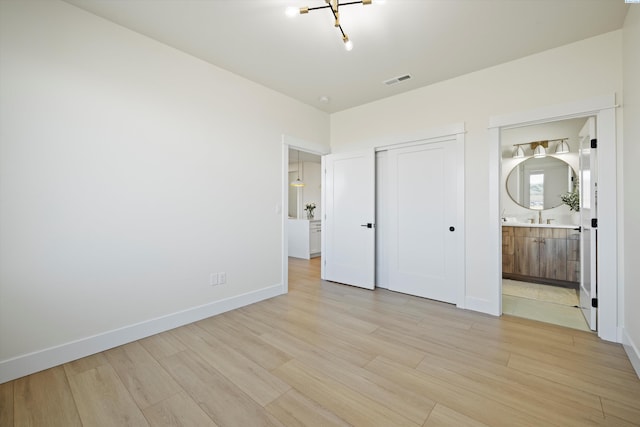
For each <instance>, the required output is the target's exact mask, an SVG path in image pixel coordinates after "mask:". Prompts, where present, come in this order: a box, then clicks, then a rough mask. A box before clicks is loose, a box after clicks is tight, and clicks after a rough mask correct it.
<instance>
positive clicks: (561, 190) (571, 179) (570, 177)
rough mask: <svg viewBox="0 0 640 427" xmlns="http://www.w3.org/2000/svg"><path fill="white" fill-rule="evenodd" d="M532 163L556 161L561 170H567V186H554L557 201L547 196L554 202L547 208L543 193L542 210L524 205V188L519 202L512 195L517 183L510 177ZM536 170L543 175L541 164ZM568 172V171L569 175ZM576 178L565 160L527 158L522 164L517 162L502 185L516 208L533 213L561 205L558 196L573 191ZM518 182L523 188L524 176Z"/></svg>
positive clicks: (553, 197)
mask: <svg viewBox="0 0 640 427" xmlns="http://www.w3.org/2000/svg"><path fill="white" fill-rule="evenodd" d="M534 161H535V162H539V163H545V162H546V163H550V162H553V163H555V161H557V162H560V163H558V166H563V168H564V167H567V169H566V171H567V185H566V186H564V185H562V184H563V183H560V184H559V185H557V186H556V188H557V191H558V194H557V199H556V197H555V196H549V197H550V199H548V200H554V203H552V206H548V207H547V206H546V204H547V203H545V202H548V200H547V198H546V197H544V192H543V198H544V199H543V201H542V208H535V207H531V203H529V206H526V205H525V203H526V200H525V198H524V197H525V196H524V187H523V190H522V191H521V193H522V194H521V196H520V199H521V200H517V199H518V197H517V195H516V196H514V195H513V194H512V190H513V188H514V187H516V189H517V188H518V187H519V185H518V183H517V182H515V183H514V182H513V178H512V177H514V176H517V175H514V174H515V173H516V172H517V171H518V170H520V169H522V168H523V167H525V165H526V163H529V165H531V163H533V162H534ZM537 169H538V170H541V171H543V173H544V171H545V165H544V164H542V165H541V166H540V167H539V168H537ZM530 170H536V168H531V169H530ZM569 171H570V173H569ZM525 172H526V171H522V173H523V175H524V174H525ZM577 176H578V175H577V174H576V171H575V169H573V167H572V166H571V164H569V163H568V162H567V161H565V160H563V159H561V158H558V157H553V156H546V157H543V158H536V157H529V158H527V159H525V160H523V161H522V162H519V163H518V164H516V165H515V166H514V167H513V168H512V169H511V170H510V171H509V174H508V175H507V178H506V179H505V184H504V185H505V189H506V192H507V195H508V196H509V198H510V199H511V200H512V201H513V203H515V204H517V205H518V206H520V207H522V208H524V209H528V210H533V211H545V210H548V209H554V208H557V207H559V206H562V205H563V202H562V200H560V195H562V194H565V193H567V192H569V191H571V190H572V189H573V186H574V185H575V183H576V179H577ZM520 181H521V184H522V185H523V186H524V176H521V177H520ZM552 191H553V190H552ZM555 200H557V203H556V202H555Z"/></svg>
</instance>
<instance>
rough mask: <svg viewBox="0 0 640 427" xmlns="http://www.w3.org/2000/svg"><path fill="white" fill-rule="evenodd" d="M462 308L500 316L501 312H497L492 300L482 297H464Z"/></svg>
mask: <svg viewBox="0 0 640 427" xmlns="http://www.w3.org/2000/svg"><path fill="white" fill-rule="evenodd" d="M464 308H465V310H473V311H479V312H480V313H486V314H491V315H493V316H500V315H501V314H502V313H500V312H499V310H498V308H497V306H496V304H495V302H494V301H490V300H488V299H483V298H474V297H466V298H465V299H464Z"/></svg>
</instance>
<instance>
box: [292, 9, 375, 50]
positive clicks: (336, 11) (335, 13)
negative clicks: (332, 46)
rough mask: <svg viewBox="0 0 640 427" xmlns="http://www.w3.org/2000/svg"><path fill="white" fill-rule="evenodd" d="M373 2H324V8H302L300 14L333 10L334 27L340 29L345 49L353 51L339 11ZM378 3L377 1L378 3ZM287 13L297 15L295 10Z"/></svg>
mask: <svg viewBox="0 0 640 427" xmlns="http://www.w3.org/2000/svg"><path fill="white" fill-rule="evenodd" d="M373 1H374V0H360V1H346V2H343V3H340V0H324V2H325V3H326V5H324V6H316V7H301V8H300V9H299V13H300V15H304V14H307V13H309V12H310V11H312V10H319V9H331V13H333V17H334V18H335V23H334V27H336V28H338V29H340V33H341V34H342V42H343V43H344V48H345V49H346V50H351V49H353V42H352V41H351V40H349V37H348V36H347V34H346V33H345V32H344V30H343V29H342V24H340V11H339V9H340V7H341V6H349V5H352V4H362V5H367V4H371V3H372V2H373ZM378 1H379V0H378ZM378 1H376V3H377V2H378ZM286 13H287V15H289V16H293V15H295V13H296V12H295V8H287V12H286Z"/></svg>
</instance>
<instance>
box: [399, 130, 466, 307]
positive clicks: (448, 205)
mask: <svg viewBox="0 0 640 427" xmlns="http://www.w3.org/2000/svg"><path fill="white" fill-rule="evenodd" d="M462 161H463V160H462V159H458V156H457V149H456V140H455V139H454V140H448V141H442V142H430V143H425V144H420V145H414V146H410V147H405V148H398V149H391V150H389V151H388V170H389V174H388V177H387V178H388V191H389V204H388V209H389V211H388V214H389V215H388V218H389V242H390V246H389V289H390V290H393V291H398V292H403V293H407V294H411V295H417V296H421V297H426V298H430V299H435V300H438V301H445V302H449V303H458V302H459V301H458V299H459V298H458V296H459V295H460V293H459V290H460V286H463V282H462V283H460V280H464V276H463V275H461V274H460V271H457V270H458V269H459V268H462V265H463V259H462V256H461V254H463V251H460V249H462V248H460V247H459V246H460V243H459V242H460V240H459V239H458V235H459V233H460V232H461V226H462V224H458V221H459V218H461V217H462V216H461V215H459V211H458V209H461V208H462V206H458V205H459V202H458V200H459V197H458V196H459V195H458V191H459V188H460V187H459V182H458V180H459V179H461V176H460V174H459V169H458V168H459V164H458V162H462Z"/></svg>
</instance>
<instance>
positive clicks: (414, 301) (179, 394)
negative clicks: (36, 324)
mask: <svg viewBox="0 0 640 427" xmlns="http://www.w3.org/2000/svg"><path fill="white" fill-rule="evenodd" d="M318 270H319V259H314V260H312V261H304V260H295V259H292V260H291V263H290V276H289V277H290V281H291V283H290V292H289V294H288V295H283V296H280V297H277V298H273V299H271V300H268V301H263V302H260V303H257V304H254V305H251V306H248V307H245V308H242V309H239V310H235V311H233V312H229V313H225V314H222V315H219V316H215V317H212V318H209V319H206V320H203V321H200V322H197V323H195V324H192V325H188V326H184V327H181V328H178V329H175V330H173V331H169V332H165V333H162V334H159V335H156V336H153V337H150V338H146V339H143V340H140V341H136V342H134V343H131V344H127V345H124V346H121V347H118V348H115V349H112V350H109V351H105V352H102V353H99V354H96V355H94V356H90V357H87V358H84V359H81V360H78V361H75V362H71V363H67V364H65V365H63V366H58V367H55V368H52V369H49V370H46V371H43V372H40V373H37V374H34V375H30V376H28V377H24V378H21V379H18V380H15V381H12V382H9V383H5V384H2V385H0V426H3V427H4V426H12V425H15V426H64V427H70V426H77V425H84V426H126V425H131V426H144V425H157V426H161V425H174V426H177V425H185V426H186V425H191V426H216V425H217V426H240V427H253V426H272V425H276V426H280V425H284V426H298V425H306V426H334V425H338V426H344V425H357V426H367V427H370V426H385V427H388V426H439V425H440V426H481V425H496V426H520V425H523V426H543V425H555V426H588V425H610V426H627V425H640V380H638V377H637V376H636V374H635V373H634V371H633V369H632V367H631V365H630V363H629V360H628V359H627V357H626V355H625V353H624V351H623V349H622V348H621V346H620V345H617V344H611V343H606V342H603V341H600V340H599V339H598V338H597V337H596V336H594V335H593V334H591V333H589V332H582V331H578V330H574V329H568V328H563V327H558V326H554V325H549V324H545V323H538V322H535V321H530V320H526V319H521V318H516V317H509V316H503V317H502V318H495V317H491V316H487V315H482V314H478V313H473V312H469V311H464V310H458V309H456V308H454V307H452V306H450V305H447V304H443V303H437V302H433V301H429V300H426V299H421V298H415V297H410V296H407V295H403V294H397V293H393V292H388V291H384V290H377V291H375V292H372V291H366V290H361V289H358V288H354V287H349V286H344V285H338V284H334V283H328V282H322V281H321V280H319V279H317V277H318V276H319V272H318Z"/></svg>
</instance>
